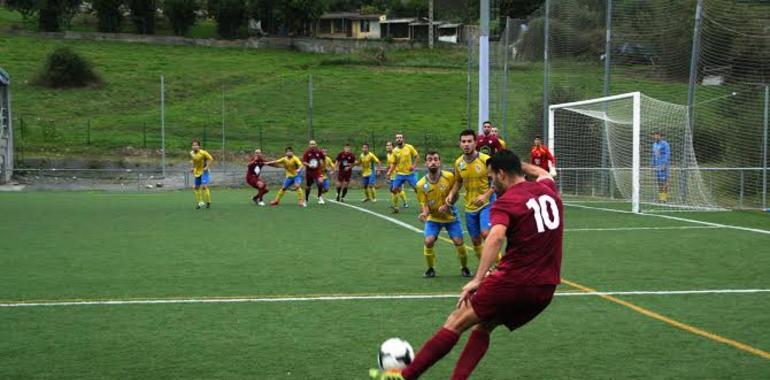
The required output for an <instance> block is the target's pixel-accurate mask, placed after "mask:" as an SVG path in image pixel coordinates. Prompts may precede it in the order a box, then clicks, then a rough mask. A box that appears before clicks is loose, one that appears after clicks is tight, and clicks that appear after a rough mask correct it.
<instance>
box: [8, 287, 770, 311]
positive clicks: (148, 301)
mask: <svg viewBox="0 0 770 380" xmlns="http://www.w3.org/2000/svg"><path fill="white" fill-rule="evenodd" d="M753 293H770V289H704V290H632V291H610V292H578V291H568V292H556V294H555V296H556V297H590V296H647V295H649V296H667V295H691V294H696V295H697V294H753ZM457 297H458V294H455V293H452V294H449V293H446V294H371V295H328V296H308V297H303V296H297V297H243V298H148V299H128V300H120V299H114V300H94V301H85V300H84V301H61V302H57V301H44V302H3V303H0V308H20V307H45V306H49V307H50V306H121V305H169V304H218V303H270V302H311V301H355V300H370V301H371V300H422V299H441V298H457Z"/></svg>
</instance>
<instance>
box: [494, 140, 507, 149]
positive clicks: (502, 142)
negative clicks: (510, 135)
mask: <svg viewBox="0 0 770 380" xmlns="http://www.w3.org/2000/svg"><path fill="white" fill-rule="evenodd" d="M497 141H499V142H500V146H501V147H503V149H508V145H506V144H505V140H503V139H501V138H498V139H497Z"/></svg>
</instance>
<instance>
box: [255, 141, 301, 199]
mask: <svg viewBox="0 0 770 380" xmlns="http://www.w3.org/2000/svg"><path fill="white" fill-rule="evenodd" d="M284 152H285V156H283V157H281V158H279V159H277V160H274V161H270V162H267V163H265V165H270V166H275V167H281V168H283V170H284V172H285V173H286V179H284V180H283V186H281V190H279V191H278V194H276V196H275V199H273V200H272V201H270V206H276V205H278V203H279V202H280V201H281V198H282V197H283V194H284V193H286V190H293V191H296V192H297V200H298V202H299V205H300V207H307V202H305V198H304V194H303V192H302V161H300V159H299V158H297V156H295V155H294V150H293V149H292V148H291V147H290V146H287V147H286V149H285V150H284Z"/></svg>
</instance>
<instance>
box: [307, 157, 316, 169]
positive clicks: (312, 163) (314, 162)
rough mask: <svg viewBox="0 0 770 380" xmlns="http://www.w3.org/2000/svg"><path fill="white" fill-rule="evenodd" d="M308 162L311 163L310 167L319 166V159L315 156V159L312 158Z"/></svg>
mask: <svg viewBox="0 0 770 380" xmlns="http://www.w3.org/2000/svg"><path fill="white" fill-rule="evenodd" d="M308 164H310V168H311V169H315V168H317V167H318V160H316V159H315V158H314V159H312V160H310V162H308Z"/></svg>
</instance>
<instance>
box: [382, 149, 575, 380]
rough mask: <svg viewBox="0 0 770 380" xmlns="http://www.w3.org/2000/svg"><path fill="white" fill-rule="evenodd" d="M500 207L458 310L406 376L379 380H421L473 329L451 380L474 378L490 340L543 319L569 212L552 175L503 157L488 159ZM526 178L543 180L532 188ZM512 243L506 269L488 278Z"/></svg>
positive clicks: (496, 208) (505, 153) (507, 155)
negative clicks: (502, 331) (565, 214)
mask: <svg viewBox="0 0 770 380" xmlns="http://www.w3.org/2000/svg"><path fill="white" fill-rule="evenodd" d="M487 166H488V168H489V172H490V176H491V177H492V178H493V183H494V187H495V192H496V193H497V194H498V196H499V197H498V198H497V201H495V203H494V205H493V206H492V211H491V224H492V229H491V230H490V232H489V237H487V240H486V244H484V251H483V253H482V256H481V262H480V263H479V268H478V270H477V271H476V275H475V276H474V278H473V279H472V280H471V281H470V282H468V284H466V285H465V287H463V290H462V293H461V294H460V299H459V301H458V302H457V309H456V310H455V311H454V312H452V314H450V315H449V318H448V319H447V321H446V323H445V324H444V326H443V327H441V329H439V330H438V331H437V332H436V334H435V335H433V337H432V338H431V339H430V340H428V341H427V342H426V343H425V345H423V347H422V349H420V351H419V352H418V353H417V355H416V356H415V358H414V360H413V361H412V363H411V364H409V365H408V366H407V367H406V368H405V369H403V371H401V372H400V373H392V372H391V373H384V374H380V373H376V372H377V371H376V370H375V371H370V375H372V376H373V377H376V378H379V379H416V378H418V377H419V376H420V375H422V374H423V373H424V372H425V371H426V370H427V369H428V368H430V367H431V366H432V365H433V364H435V363H436V362H437V361H439V360H440V359H441V358H442V357H444V355H446V354H447V353H449V351H451V350H452V347H454V345H455V344H456V343H457V341H458V340H459V338H460V335H461V334H462V333H463V332H465V331H466V330H468V329H470V328H472V329H473V332H472V333H471V336H470V338H468V342H467V343H466V345H465V348H464V349H463V352H462V354H461V355H460V359H459V360H458V361H457V365H456V366H455V369H454V372H453V373H452V379H467V378H468V376H470V374H471V372H472V371H473V369H474V368H475V367H476V365H477V364H478V363H479V362H480V361H481V359H482V358H483V357H484V354H485V353H486V352H487V348H488V347H489V334H490V333H491V332H492V330H493V329H494V328H495V327H497V326H499V325H501V324H502V325H505V326H506V327H507V328H508V329H509V330H511V331H513V330H515V329H517V328H519V327H521V326H523V325H525V324H526V323H527V322H529V321H531V320H532V319H533V318H535V317H536V316H537V315H538V314H540V313H541V312H542V311H543V310H544V309H545V308H546V307H547V306H548V304H549V303H550V302H551V299H552V298H553V293H554V291H555V289H556V285H557V284H559V282H560V271H561V258H562V235H563V232H564V227H563V226H564V223H563V206H562V202H561V198H560V197H559V194H558V192H557V190H556V184H555V182H554V181H553V178H552V177H551V176H550V175H549V174H548V172H547V171H545V170H543V169H542V168H540V167H537V166H534V165H530V164H527V163H522V162H521V161H520V160H519V158H518V157H517V156H516V155H515V154H514V153H513V152H511V151H508V150H503V151H500V152H498V153H497V154H495V155H494V156H492V157H491V158H490V159H489V160H487ZM526 176H529V177H532V178H536V180H535V181H533V182H529V181H527V180H526ZM503 242H506V243H507V244H506V251H505V255H504V256H503V258H502V260H501V261H500V264H499V265H498V266H497V268H496V269H495V270H493V271H492V272H490V273H489V274H487V272H488V271H489V269H490V268H491V267H492V265H493V264H494V263H495V260H496V259H497V252H498V250H499V249H500V248H501V247H502V245H503Z"/></svg>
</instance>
